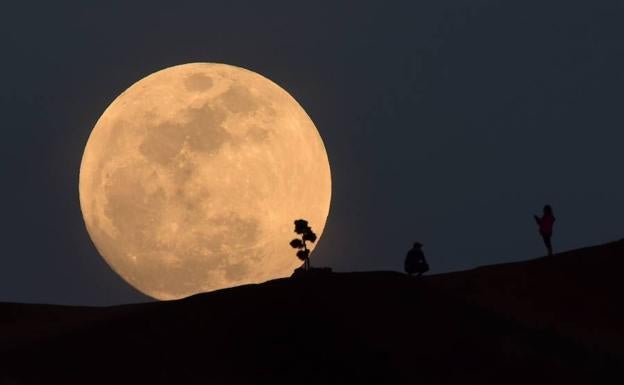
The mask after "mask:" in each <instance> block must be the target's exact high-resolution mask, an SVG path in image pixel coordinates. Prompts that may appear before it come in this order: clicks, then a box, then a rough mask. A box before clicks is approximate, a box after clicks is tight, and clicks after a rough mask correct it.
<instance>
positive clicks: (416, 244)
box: [414, 242, 423, 249]
mask: <svg viewBox="0 0 624 385" xmlns="http://www.w3.org/2000/svg"><path fill="white" fill-rule="evenodd" d="M422 246H423V245H422V243H420V242H414V248H415V249H420V248H421V247H422Z"/></svg>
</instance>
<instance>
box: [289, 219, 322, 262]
mask: <svg viewBox="0 0 624 385" xmlns="http://www.w3.org/2000/svg"><path fill="white" fill-rule="evenodd" d="M295 233H297V234H299V235H301V239H299V238H295V239H293V240H292V241H290V246H292V248H293V249H298V251H297V257H298V258H299V259H300V260H302V261H303V268H304V270H306V271H307V270H309V269H310V249H308V246H307V244H306V242H312V243H314V242H315V241H316V234H314V232H313V231H312V228H311V227H310V226H308V221H306V220H305V219H297V220H296V221H295Z"/></svg>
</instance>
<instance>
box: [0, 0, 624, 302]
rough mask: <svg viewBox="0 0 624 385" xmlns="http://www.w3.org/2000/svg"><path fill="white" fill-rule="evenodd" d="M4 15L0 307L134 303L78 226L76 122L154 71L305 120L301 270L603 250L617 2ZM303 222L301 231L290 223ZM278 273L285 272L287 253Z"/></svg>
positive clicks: (621, 92) (61, 9) (621, 39)
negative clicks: (321, 145)
mask: <svg viewBox="0 0 624 385" xmlns="http://www.w3.org/2000/svg"><path fill="white" fill-rule="evenodd" d="M86 3H87V2H84V1H83V2H62V1H55V2H52V1H50V2H43V1H41V2H39V4H35V3H30V2H21V3H19V4H18V2H12V4H11V5H8V6H7V5H3V6H2V10H0V42H1V44H0V49H1V50H2V51H1V52H2V59H1V60H0V69H1V71H0V74H1V75H0V76H1V77H2V82H1V84H2V86H1V87H0V111H1V113H2V117H3V119H2V133H3V151H2V155H3V160H2V163H1V164H2V181H3V183H2V190H1V194H2V202H3V210H2V214H3V218H2V243H3V251H2V254H1V258H0V301H10V302H44V303H59V304H86V305H108V304H118V303H127V302H137V301H146V300H149V298H148V297H146V296H144V295H142V294H141V293H139V292H137V291H136V290H134V289H133V288H132V287H130V286H129V285H128V284H126V283H125V282H124V281H123V280H122V279H121V278H119V277H118V276H117V275H116V274H115V273H114V272H113V271H112V270H111V269H110V268H109V267H108V265H107V264H106V263H105V262H104V260H103V259H102V258H101V257H100V256H99V254H98V253H97V251H96V249H95V247H94V246H93V244H92V243H91V240H90V239H89V236H88V234H87V232H86V229H85V226H84V222H83V219H82V214H81V212H80V204H79V200H78V171H79V167H80V161H81V158H82V153H83V150H84V146H85V144H86V141H87V138H88V136H89V134H90V132H91V129H92V128H93V126H94V124H95V122H96V121H97V119H98V118H99V117H100V115H101V114H102V113H103V111H104V110H105V108H106V107H107V106H108V105H109V104H110V102H112V101H113V99H114V98H116V97H117V96H118V95H119V94H120V93H121V92H122V91H123V90H125V89H126V88H127V87H129V86H130V85H131V84H133V83H134V82H136V81H137V80H139V79H141V78H143V77H144V76H146V75H148V74H150V73H152V72H155V71H157V70H160V69H163V68H166V67H169V66H173V65H176V64H182V63H188V62H221V63H227V64H232V65H236V66H240V67H244V68H248V69H251V70H253V71H255V72H258V73H260V74H262V75H264V76H266V77H268V78H269V79H271V80H273V81H274V82H276V83H277V84H279V85H280V86H282V87H283V88H285V89H286V90H287V91H288V92H289V93H290V94H291V95H292V96H293V97H294V98H295V99H297V100H298V101H299V103H300V104H301V105H302V106H303V108H304V109H305V110H306V111H307V112H308V114H309V115H310V117H311V118H312V120H313V121H314V122H315V124H316V126H317V128H318V129H319V131H320V134H321V136H322V138H323V140H324V142H325V146H326V149H327V152H328V156H329V160H330V165H331V169H332V179H333V192H332V193H333V198H332V204H331V209H330V214H329V218H328V223H327V226H326V228H325V233H324V235H323V237H322V239H321V240H320V243H319V245H318V248H317V250H316V252H315V253H313V254H312V257H311V260H312V264H313V265H316V266H319V265H323V266H331V267H333V268H334V270H337V271H360V270H402V265H403V258H404V256H405V253H406V251H407V250H408V249H409V248H410V247H411V244H412V242H413V241H416V240H418V241H420V242H422V243H423V244H424V245H425V246H424V249H423V250H424V251H425V254H426V255H427V257H428V259H429V262H430V265H431V267H432V271H431V273H441V272H447V271H453V270H461V269H468V268H473V267H476V266H480V265H485V264H493V263H504V262H510V261H519V260H525V259H529V258H535V257H538V256H542V255H544V253H545V249H544V246H543V244H542V241H541V239H540V238H539V235H538V233H537V229H536V225H535V222H534V220H533V215H534V214H538V213H540V211H541V208H542V206H543V205H544V204H545V203H550V204H552V206H553V208H554V211H555V216H556V217H557V223H556V226H555V236H554V239H553V243H554V246H555V251H557V250H566V249H571V248H577V247H582V246H588V245H592V244H596V243H602V242H607V241H611V240H616V239H620V238H622V237H624V216H623V214H624V199H623V197H624V177H622V175H623V174H622V162H623V160H624V154H623V153H622V148H623V143H624V109H623V108H622V105H623V102H624V3H623V2H621V1H604V0H592V1H589V0H588V1H576V0H561V1H546V0H523V1H515V2H509V1H477V0H467V1H458V0H455V1H448V0H426V1H402V2H385V1H378V0H376V1H369V0H366V1H362V0H360V1H350V2H334V1H331V2H330V1H328V2H320V1H306V2H303V1H292V0H291V1H281V2H275V1H251V0H250V1H234V0H227V1H202V2H199V1H198V2H194V3H190V2H189V3H187V2H183V1H149V2H143V4H138V3H139V2H120V4H119V5H117V6H116V5H112V4H113V3H112V2H108V1H107V2H98V5H87V4H86ZM312 225H313V226H314V224H312ZM293 258H294V256H293Z"/></svg>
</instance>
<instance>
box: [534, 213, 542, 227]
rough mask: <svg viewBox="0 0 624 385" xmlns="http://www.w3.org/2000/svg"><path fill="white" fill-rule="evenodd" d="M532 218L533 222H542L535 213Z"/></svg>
mask: <svg viewBox="0 0 624 385" xmlns="http://www.w3.org/2000/svg"><path fill="white" fill-rule="evenodd" d="M533 218H535V222H537V224H538V225H540V224H541V223H542V220H541V219H540V218H539V217H538V216H537V215H533Z"/></svg>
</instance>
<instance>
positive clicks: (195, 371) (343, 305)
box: [0, 241, 624, 384]
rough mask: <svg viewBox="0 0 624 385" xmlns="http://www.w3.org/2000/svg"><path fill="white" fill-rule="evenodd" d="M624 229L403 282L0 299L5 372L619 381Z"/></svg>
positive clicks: (342, 380) (221, 380) (195, 379)
mask: <svg viewBox="0 0 624 385" xmlns="http://www.w3.org/2000/svg"><path fill="white" fill-rule="evenodd" d="M623 265H624V242H622V241H620V242H615V243H611V244H607V245H602V246H597V247H593V248H587V249H582V250H576V251H572V252H569V253H565V254H561V255H558V256H555V257H552V258H544V259H537V260H533V261H529V262H522V263H515V264H507V265H498V266H490V267H484V268H479V269H475V270H471V271H465V272H460V273H452V274H444V275H438V276H431V277H427V278H425V279H423V280H416V279H409V278H408V277H406V276H404V275H402V274H398V273H393V272H371V273H341V274H332V275H329V276H326V277H315V278H314V279H311V278H308V279H281V280H275V281H271V282H267V283H264V284H261V285H249V286H242V287H237V288H232V289H228V290H221V291H218V292H213V293H208V294H202V295H197V296H193V297H190V298H186V299H183V300H180V301H171V302H160V303H150V304H140V305H127V306H119V307H110V308H80V307H60V306H41V305H21V304H0V382H1V383H8V384H111V383H128V384H136V383H145V384H154V383H156V384H200V383H201V384H282V383H289V384H346V383H355V384H357V383H370V384H391V383H417V384H457V383H462V384H527V383H530V384H590V383H593V384H596V383H622V382H621V377H620V378H619V379H618V378H615V377H614V376H621V375H619V373H618V369H620V368H621V367H622V364H623V363H624V354H622V352H623V351H624V349H623V348H624V314H623V312H622V310H621V298H620V295H621V293H623V292H624V290H622V289H624V284H622V283H621V282H622V281H621V279H620V278H619V274H620V272H621V271H622V267H623Z"/></svg>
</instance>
